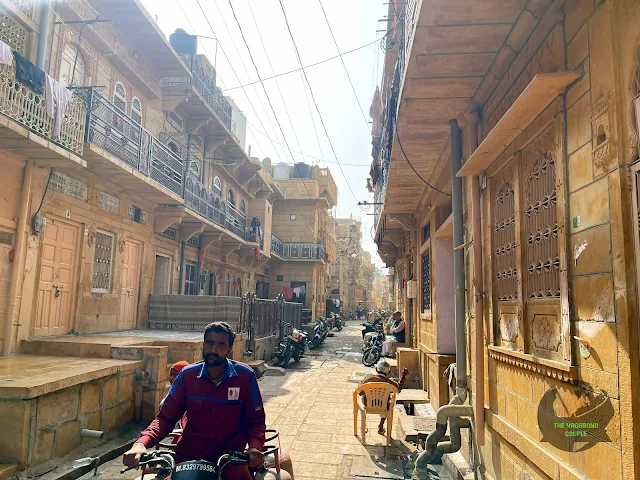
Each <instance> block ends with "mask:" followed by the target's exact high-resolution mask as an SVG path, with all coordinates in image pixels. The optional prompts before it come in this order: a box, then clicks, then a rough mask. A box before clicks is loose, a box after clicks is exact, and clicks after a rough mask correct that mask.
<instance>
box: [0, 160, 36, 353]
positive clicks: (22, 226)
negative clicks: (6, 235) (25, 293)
mask: <svg viewBox="0 0 640 480" xmlns="http://www.w3.org/2000/svg"><path fill="white" fill-rule="evenodd" d="M32 179H33V160H27V161H26V165H25V167H24V178H23V180H22V196H21V197H20V214H19V216H18V228H17V231H16V248H15V250H14V255H13V267H12V268H11V283H10V285H9V305H8V306H7V316H6V317H5V320H4V338H3V341H2V355H4V356H5V357H6V356H8V355H9V354H10V353H11V343H12V341H13V323H14V321H15V319H14V318H13V317H15V314H16V306H17V304H18V283H19V280H20V274H21V273H22V257H23V252H24V248H25V244H26V242H27V233H26V229H27V218H28V217H29V197H30V196H31V181H32Z"/></svg>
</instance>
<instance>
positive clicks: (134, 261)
mask: <svg viewBox="0 0 640 480" xmlns="http://www.w3.org/2000/svg"><path fill="white" fill-rule="evenodd" d="M141 251H142V246H141V244H140V243H138V242H135V241H133V240H125V242H124V251H123V252H122V272H121V274H120V316H119V317H118V329H120V330H127V329H132V328H134V327H135V325H136V316H137V312H138V281H139V279H140V253H141Z"/></svg>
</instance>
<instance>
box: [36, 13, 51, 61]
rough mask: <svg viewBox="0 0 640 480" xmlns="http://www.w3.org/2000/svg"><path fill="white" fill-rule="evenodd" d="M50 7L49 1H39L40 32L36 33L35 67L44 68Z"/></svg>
mask: <svg viewBox="0 0 640 480" xmlns="http://www.w3.org/2000/svg"><path fill="white" fill-rule="evenodd" d="M50 10H51V7H50V5H49V2H46V1H45V0H41V2H40V32H39V35H38V50H37V51H36V67H38V68H39V69H40V70H44V59H45V55H46V52H47V40H48V39H49V23H50V22H49V19H50V16H51V14H50Z"/></svg>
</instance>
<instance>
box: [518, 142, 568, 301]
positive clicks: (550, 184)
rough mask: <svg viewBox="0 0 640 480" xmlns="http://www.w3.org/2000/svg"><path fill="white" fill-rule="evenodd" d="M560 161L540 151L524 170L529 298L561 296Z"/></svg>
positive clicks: (526, 285) (525, 252) (526, 284)
mask: <svg viewBox="0 0 640 480" xmlns="http://www.w3.org/2000/svg"><path fill="white" fill-rule="evenodd" d="M555 167H556V162H555V159H554V157H553V154H552V153H550V152H545V151H543V152H540V154H539V155H538V156H537V158H536V159H535V161H534V162H533V164H532V165H531V167H530V168H529V170H528V171H526V172H524V173H525V175H526V177H525V185H524V195H525V205H524V207H525V208H524V229H525V239H526V245H525V249H524V259H525V262H526V272H527V273H526V276H525V278H526V280H525V282H524V284H525V294H526V297H527V298H556V297H560V256H559V253H558V209H557V205H556V204H557V191H556V172H555Z"/></svg>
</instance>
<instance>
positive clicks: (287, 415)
mask: <svg viewBox="0 0 640 480" xmlns="http://www.w3.org/2000/svg"><path fill="white" fill-rule="evenodd" d="M352 323H353V325H352V326H347V327H346V328H344V329H343V330H342V331H341V332H336V333H335V335H334V336H333V337H329V338H327V339H326V341H325V343H324V345H323V346H322V347H320V348H318V349H317V350H313V351H311V352H308V353H307V354H305V356H304V357H303V359H302V360H301V362H300V363H299V364H293V363H291V364H290V366H289V367H288V368H287V369H286V374H285V375H284V376H264V377H262V378H261V379H260V380H259V382H258V383H259V385H260V391H261V393H262V397H263V400H264V403H265V412H266V418H267V427H268V428H275V429H276V430H278V431H279V433H280V443H281V447H282V450H283V451H285V452H288V453H289V454H290V455H291V457H292V461H293V469H294V474H295V478H296V480H310V479H336V480H339V479H367V478H369V479H370V478H377V479H380V480H384V479H402V478H410V472H411V469H412V462H411V460H410V459H409V455H410V454H411V453H412V452H413V451H415V447H413V446H412V445H411V444H407V443H404V442H401V441H399V440H396V439H397V438H400V437H401V436H402V432H401V431H400V430H401V429H400V422H395V424H394V435H393V437H394V442H393V445H392V446H386V437H384V436H381V435H378V433H377V425H378V422H379V417H378V416H377V415H373V416H370V417H368V419H367V424H368V433H367V443H366V445H363V444H362V443H361V437H360V426H359V422H358V436H357V437H355V436H354V435H353V390H354V389H355V387H356V386H357V383H355V380H353V379H354V378H355V377H361V376H362V375H363V374H365V373H367V372H369V371H371V369H369V368H367V367H365V366H363V365H362V362H361V355H360V351H361V347H362V336H361V333H360V332H361V327H360V326H359V324H358V323H357V322H352ZM354 374H355V375H354ZM120 468H121V460H120V459H117V460H114V461H113V462H109V463H108V464H105V465H103V466H102V467H101V468H100V470H99V474H98V477H99V478H100V480H111V479H114V480H115V479H122V480H126V479H133V478H135V477H136V476H137V475H136V473H135V472H127V474H125V475H122V476H121V475H119V469H120ZM405 472H406V473H405ZM436 472H438V473H436ZM431 473H432V475H431V478H433V479H434V480H435V479H442V480H445V479H450V478H451V477H449V476H448V475H447V474H446V473H443V471H442V468H441V466H438V467H435V469H434V470H433V471H432V472H431ZM83 478H85V479H86V480H89V478H93V479H94V480H97V478H96V477H93V476H92V475H87V476H85V477H83Z"/></svg>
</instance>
